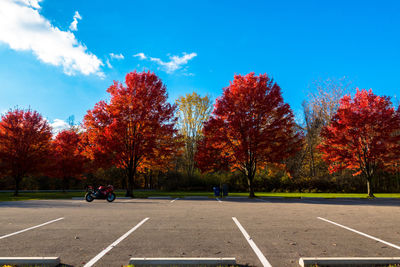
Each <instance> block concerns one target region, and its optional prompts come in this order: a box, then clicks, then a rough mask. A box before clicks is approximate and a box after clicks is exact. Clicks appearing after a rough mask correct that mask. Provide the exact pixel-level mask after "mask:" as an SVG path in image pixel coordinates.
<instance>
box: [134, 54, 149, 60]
mask: <svg viewBox="0 0 400 267" xmlns="http://www.w3.org/2000/svg"><path fill="white" fill-rule="evenodd" d="M133 56H134V57H139V58H140V59H141V60H143V59H147V57H146V56H145V55H144V54H143V53H137V54H136V55H133Z"/></svg>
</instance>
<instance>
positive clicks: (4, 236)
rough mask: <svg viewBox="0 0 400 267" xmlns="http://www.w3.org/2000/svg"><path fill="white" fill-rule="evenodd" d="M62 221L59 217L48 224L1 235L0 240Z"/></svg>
mask: <svg viewBox="0 0 400 267" xmlns="http://www.w3.org/2000/svg"><path fill="white" fill-rule="evenodd" d="M62 219H64V217H61V218H58V219H55V220H51V221H48V222H45V223H42V224H39V225H36V226H32V227H29V228H26V229H24V230H21V231H18V232H14V233H11V234H8V235H3V236H0V239H3V238H6V237H9V236H13V235H17V234H20V233H23V232H26V231H29V230H32V229H35V228H38V227H41V226H45V225H47V224H50V223H53V222H57V221H60V220H62Z"/></svg>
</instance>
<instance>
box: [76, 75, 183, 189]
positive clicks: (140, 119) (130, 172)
mask: <svg viewBox="0 0 400 267" xmlns="http://www.w3.org/2000/svg"><path fill="white" fill-rule="evenodd" d="M125 84H126V86H124V85H122V84H121V83H119V82H114V84H113V85H111V86H110V87H109V88H108V89H107V92H108V93H109V94H110V96H111V99H110V101H109V102H106V101H100V102H98V103H97V104H96V105H95V106H94V108H93V109H92V110H89V111H88V113H87V114H86V116H85V117H84V122H83V125H84V128H85V129H86V138H85V139H86V141H85V142H86V144H87V145H86V153H87V154H88V155H89V156H90V157H91V158H93V159H95V160H99V161H100V162H102V164H103V166H104V165H107V164H113V165H116V166H118V167H120V168H122V169H124V170H125V173H126V178H127V183H128V186H127V194H126V195H127V196H130V197H133V185H134V177H135V175H136V173H137V171H140V168H142V167H148V166H151V165H152V164H153V163H154V164H156V165H157V166H159V165H160V164H162V162H164V163H165V162H166V161H167V160H168V159H169V155H170V154H172V153H174V151H175V150H176V149H177V145H176V144H177V143H176V140H177V136H176V134H177V130H176V129H175V123H176V118H175V116H174V112H175V110H176V106H175V105H171V104H169V103H168V102H167V92H166V87H165V86H164V85H163V83H162V81H161V80H160V78H158V77H157V76H156V75H155V74H154V73H150V72H142V73H138V72H136V71H135V72H131V73H128V74H127V75H126V77H125Z"/></svg>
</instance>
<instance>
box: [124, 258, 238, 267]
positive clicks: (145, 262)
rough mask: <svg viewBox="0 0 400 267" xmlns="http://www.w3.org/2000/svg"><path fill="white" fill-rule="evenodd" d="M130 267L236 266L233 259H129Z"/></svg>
mask: <svg viewBox="0 0 400 267" xmlns="http://www.w3.org/2000/svg"><path fill="white" fill-rule="evenodd" d="M129 264H130V265H134V266H135V267H138V266H199V265H201V266H218V265H236V259H235V258H131V259H130V260H129Z"/></svg>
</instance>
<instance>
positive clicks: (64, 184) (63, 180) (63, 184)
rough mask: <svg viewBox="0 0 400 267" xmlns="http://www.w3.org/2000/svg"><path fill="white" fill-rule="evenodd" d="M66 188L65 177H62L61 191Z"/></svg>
mask: <svg viewBox="0 0 400 267" xmlns="http://www.w3.org/2000/svg"><path fill="white" fill-rule="evenodd" d="M66 188H67V177H65V176H64V177H63V179H62V191H63V193H65V189H66Z"/></svg>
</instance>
